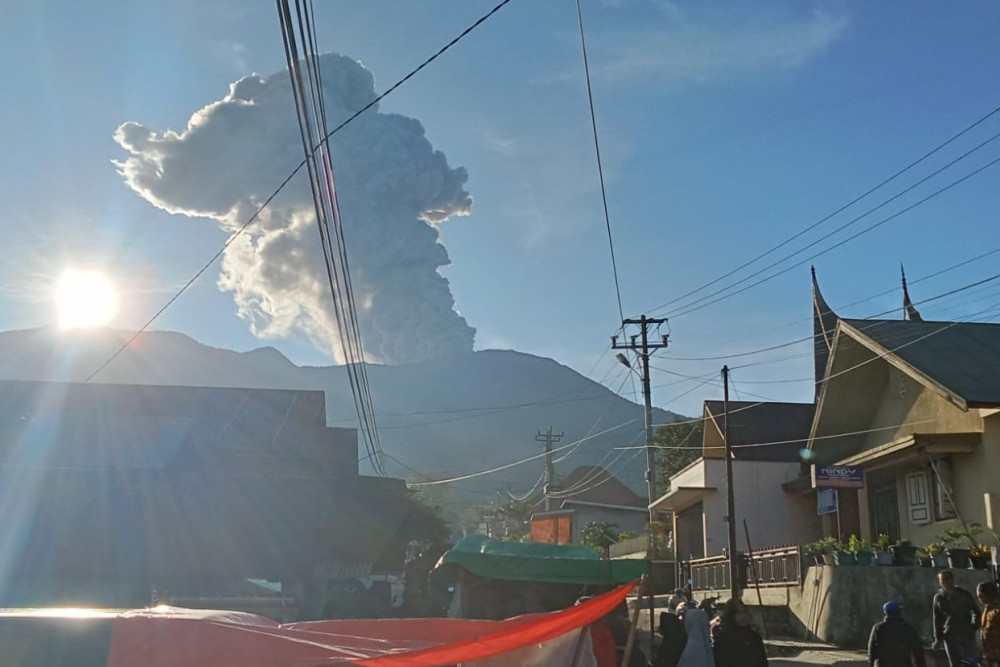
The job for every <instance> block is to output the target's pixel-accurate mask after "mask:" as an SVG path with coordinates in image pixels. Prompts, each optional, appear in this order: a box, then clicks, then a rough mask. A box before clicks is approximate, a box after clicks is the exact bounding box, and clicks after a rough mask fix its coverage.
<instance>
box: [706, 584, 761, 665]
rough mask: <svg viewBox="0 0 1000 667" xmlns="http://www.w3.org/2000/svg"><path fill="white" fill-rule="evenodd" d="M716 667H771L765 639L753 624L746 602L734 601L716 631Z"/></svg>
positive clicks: (724, 605) (726, 604) (728, 605)
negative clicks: (751, 623)
mask: <svg viewBox="0 0 1000 667" xmlns="http://www.w3.org/2000/svg"><path fill="white" fill-rule="evenodd" d="M712 644H713V646H714V648H715V667H767V664H768V662H767V650H766V649H765V648H764V640H763V639H761V636H760V635H759V634H757V631H756V630H754V629H753V627H751V625H750V610H749V609H747V606H746V605H745V604H743V601H742V600H739V599H737V598H730V599H729V600H727V601H726V603H725V604H723V605H722V616H721V617H720V619H719V623H718V624H717V625H716V626H715V628H714V629H713V632H712Z"/></svg>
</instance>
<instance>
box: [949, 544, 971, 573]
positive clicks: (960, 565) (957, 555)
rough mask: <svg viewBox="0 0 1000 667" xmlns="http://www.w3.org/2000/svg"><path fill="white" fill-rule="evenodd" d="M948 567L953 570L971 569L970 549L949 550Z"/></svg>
mask: <svg viewBox="0 0 1000 667" xmlns="http://www.w3.org/2000/svg"><path fill="white" fill-rule="evenodd" d="M947 553H948V567H950V568H951V569H953V570H966V569H968V568H969V550H968V549H948V551H947Z"/></svg>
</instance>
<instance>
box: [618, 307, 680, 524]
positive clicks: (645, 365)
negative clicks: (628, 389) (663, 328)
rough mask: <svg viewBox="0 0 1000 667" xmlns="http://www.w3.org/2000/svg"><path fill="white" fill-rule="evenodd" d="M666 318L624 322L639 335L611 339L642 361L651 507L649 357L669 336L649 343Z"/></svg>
mask: <svg viewBox="0 0 1000 667" xmlns="http://www.w3.org/2000/svg"><path fill="white" fill-rule="evenodd" d="M666 321H667V320H666V318H659V319H658V318H655V317H646V316H645V315H643V316H642V317H640V318H639V319H637V320H636V319H629V320H622V329H623V330H624V328H625V327H626V326H629V325H638V326H639V333H638V334H636V335H631V336H629V342H628V343H622V344H619V343H618V336H612V337H611V349H613V350H633V351H636V352H638V353H639V359H640V360H641V361H642V397H643V398H644V399H645V402H646V493H647V496H648V499H649V505H652V504H653V501H655V500H656V462H655V457H654V456H653V399H652V396H651V395H650V389H649V356H650V354H651V352H655V351H656V350H659V349H660V348H663V347H666V346H667V336H666V335H663V336H661V337H660V340H659V341H658V342H652V343H650V342H649V327H650V326H657V327H658V326H660V325H661V324H664V323H665V322H666ZM618 361H620V362H621V363H622V364H624V365H625V366H628V367H629V368H632V365H631V364H630V363H629V361H628V359H627V358H626V357H625V355H624V354H621V353H619V354H618ZM654 518H655V517H654V516H653V511H652V510H650V512H649V520H650V521H653V519H654Z"/></svg>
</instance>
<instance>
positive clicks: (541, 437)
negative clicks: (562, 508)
mask: <svg viewBox="0 0 1000 667" xmlns="http://www.w3.org/2000/svg"><path fill="white" fill-rule="evenodd" d="M562 437H563V434H562V433H553V432H552V427H551V426H550V427H549V430H548V431H546V432H545V433H542V432H541V431H539V432H538V434H537V435H536V436H535V442H544V443H545V488H544V489H542V494H543V495H544V496H545V511H546V512H548V511H549V491H550V490H551V489H552V488H553V486H554V485H555V483H556V465H555V462H554V461H553V460H552V445H553V444H554V443H556V442H559V441H560V440H561V439H562Z"/></svg>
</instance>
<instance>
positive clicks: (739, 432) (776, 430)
mask: <svg viewBox="0 0 1000 667" xmlns="http://www.w3.org/2000/svg"><path fill="white" fill-rule="evenodd" d="M723 406H724V404H723V402H722V401H705V412H706V414H707V416H708V417H709V418H710V419H711V420H712V421H713V422H714V424H715V427H716V428H718V431H719V433H720V434H721V433H722V426H723V414H724V410H723ZM815 410H816V406H815V405H814V404H812V403H779V402H764V403H761V402H752V401H729V441H730V442H731V443H732V446H733V458H734V459H735V460H738V461H786V462H792V461H799V460H800V457H799V452H800V451H801V450H802V449H803V448H804V447H805V446H806V443H807V442H808V440H809V430H810V428H811V427H812V421H813V414H814V412H815ZM720 442H721V440H720ZM766 443H774V444H766ZM758 445H763V446H758Z"/></svg>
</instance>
